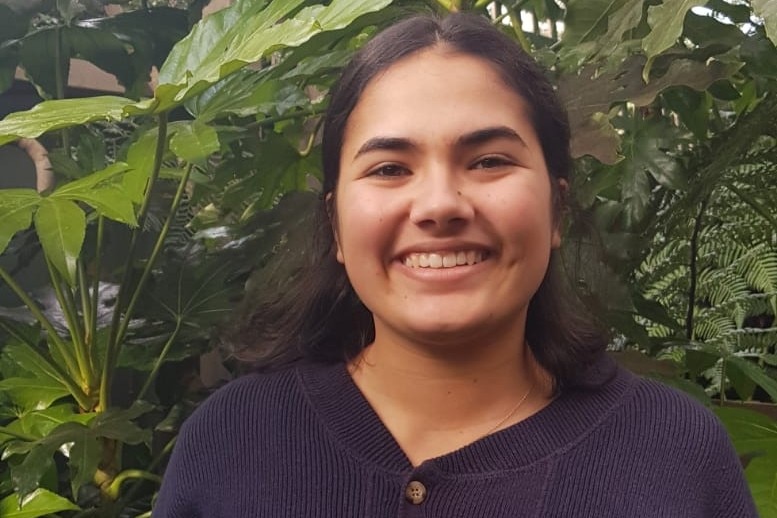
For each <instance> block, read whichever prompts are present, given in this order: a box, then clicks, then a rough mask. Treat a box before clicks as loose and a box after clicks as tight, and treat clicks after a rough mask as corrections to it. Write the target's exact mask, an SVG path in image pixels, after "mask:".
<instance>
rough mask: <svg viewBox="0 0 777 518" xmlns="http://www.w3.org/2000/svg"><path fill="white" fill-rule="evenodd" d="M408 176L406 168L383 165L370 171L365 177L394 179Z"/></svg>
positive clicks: (395, 165)
mask: <svg viewBox="0 0 777 518" xmlns="http://www.w3.org/2000/svg"><path fill="white" fill-rule="evenodd" d="M408 174H410V171H408V169H407V168H406V167H403V166H401V165H399V164H383V165H381V166H378V167H376V168H374V169H372V170H370V172H368V173H367V176H377V177H378V178H395V177H398V176H406V175H408Z"/></svg>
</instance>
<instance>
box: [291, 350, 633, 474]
mask: <svg viewBox="0 0 777 518" xmlns="http://www.w3.org/2000/svg"><path fill="white" fill-rule="evenodd" d="M298 374H299V379H300V382H301V384H302V386H303V390H304V392H305V393H306V395H307V397H308V398H309V399H310V402H311V404H312V406H313V408H314V409H315V410H316V412H317V413H318V416H319V418H320V420H321V421H322V423H323V424H324V426H325V427H326V428H327V429H328V430H329V431H330V432H331V433H332V434H333V436H334V439H335V440H336V441H337V442H338V443H339V444H340V445H341V446H342V447H343V448H344V449H345V450H347V451H348V452H350V454H351V455H354V456H356V457H357V458H359V459H361V460H362V461H366V462H369V463H372V464H375V465H377V467H379V468H380V469H382V470H384V471H388V472H392V473H397V474H402V473H407V472H410V471H412V470H413V469H415V468H414V466H413V465H412V463H411V462H410V460H409V459H408V457H407V455H406V454H405V452H404V451H403V450H402V448H401V447H400V446H399V443H398V442H397V441H396V439H395V438H394V436H393V435H392V434H391V432H390V431H389V430H388V428H387V427H386V426H385V424H384V423H383V421H381V419H380V417H379V416H378V414H377V413H376V412H375V410H374V409H373V408H372V406H371V405H370V403H369V401H367V399H366V398H365V397H364V394H362V392H361V390H360V389H359V388H358V386H357V385H356V383H355V382H354V381H353V378H352V377H351V375H350V373H349V372H348V369H347V366H346V365H345V364H344V363H337V364H333V365H320V364H303V365H300V366H299V367H298ZM586 378H587V379H588V381H589V382H590V384H591V385H598V386H597V387H596V388H589V389H576V390H568V391H565V392H564V393H562V394H561V395H560V396H559V397H557V398H556V399H554V400H553V401H552V402H551V403H549V404H548V405H547V406H545V407H544V408H543V409H541V410H539V411H538V412H537V413H535V414H533V415H531V416H529V417H527V418H526V419H524V420H522V421H520V422H518V423H516V424H514V425H512V426H509V427H507V428H504V429H502V430H499V431H497V432H495V433H493V434H490V435H487V436H485V437H482V438H480V439H477V440H476V441H474V442H472V443H470V444H468V445H466V446H463V447H462V448H459V449H457V450H454V451H452V452H450V453H446V454H444V455H441V456H439V457H435V458H432V459H429V460H427V461H424V462H423V463H422V464H421V465H420V466H418V467H422V466H424V465H425V464H428V463H434V464H435V465H436V466H437V467H438V469H440V470H442V471H443V472H447V473H451V474H458V475H465V474H473V475H474V474H478V473H488V472H492V471H502V470H505V469H519V468H521V467H524V466H527V465H529V464H531V463H533V462H536V461H538V460H540V459H542V458H544V457H547V456H549V455H552V454H554V453H555V452H558V451H561V450H564V449H566V448H567V447H569V446H571V445H573V444H574V443H575V442H577V441H579V440H581V439H582V438H583V437H584V436H585V435H587V434H588V433H590V431H591V430H593V429H594V428H595V427H596V426H597V425H598V424H599V423H600V422H601V421H602V420H604V419H606V418H607V416H609V415H610V414H611V413H612V412H613V411H614V409H615V408H616V407H618V406H620V405H621V404H623V402H624V401H625V400H627V399H628V397H627V396H628V395H629V394H631V393H632V392H633V387H634V385H635V383H636V380H637V379H638V378H636V377H635V376H634V375H632V374H630V373H628V372H627V371H625V370H623V369H621V368H619V367H617V366H616V365H615V364H614V360H612V359H611V358H609V357H607V356H603V357H602V359H601V360H600V361H598V362H597V363H596V364H594V365H592V366H591V367H590V368H589V369H588V371H587V374H586ZM597 381H598V383H597Z"/></svg>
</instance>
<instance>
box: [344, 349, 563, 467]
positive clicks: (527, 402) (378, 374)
mask: <svg viewBox="0 0 777 518" xmlns="http://www.w3.org/2000/svg"><path fill="white" fill-rule="evenodd" d="M492 345H493V344H492ZM467 349H468V350H469V351H475V352H470V353H469V354H468V353H466V352H456V351H443V352H440V351H439V350H438V349H437V348H432V349H430V348H417V347H410V346H407V345H404V346H403V345H400V344H397V343H396V342H386V341H380V340H376V342H375V343H373V344H372V345H371V346H369V347H368V348H367V349H365V351H364V352H363V353H362V355H361V356H360V357H359V358H357V359H356V360H355V361H354V362H353V363H352V364H351V366H350V371H351V375H352V376H353V379H354V382H355V383H356V385H357V386H358V387H359V389H360V390H361V391H362V393H364V395H365V397H366V398H367V400H368V401H369V402H370V404H371V405H372V407H373V408H374V409H375V411H376V413H377V414H378V416H379V417H380V418H381V420H382V421H383V422H384V424H385V425H386V427H387V428H388V429H389V431H390V432H391V433H392V435H394V437H395V439H396V440H397V442H398V443H399V445H400V447H402V449H403V450H404V451H405V453H406V454H407V455H408V458H409V459H410V460H411V462H413V463H414V464H417V463H420V462H421V461H423V460H425V459H427V458H431V457H434V456H438V455H441V454H444V453H448V452H450V451H453V450H455V449H458V448H461V447H462V446H465V445H466V444H469V443H471V442H473V441H475V440H477V439H479V438H481V437H483V436H484V435H488V434H490V433H493V432H496V431H498V430H499V429H502V428H505V427H508V426H510V425H512V424H515V423H516V422H518V421H520V420H522V419H524V418H526V417H528V416H529V415H531V414H532V413H534V412H536V411H538V410H539V409H541V408H542V407H543V406H544V405H545V404H547V402H548V401H549V400H550V393H551V381H550V376H549V375H548V374H547V373H546V372H545V371H543V370H542V369H541V368H540V367H539V366H538V365H537V363H536V361H535V360H534V358H533V356H532V354H531V351H530V350H529V348H528V347H526V345H525V344H524V343H523V342H522V341H519V342H517V344H516V343H515V342H513V343H512V344H510V345H509V347H505V346H503V347H499V346H494V347H491V346H481V347H478V348H473V347H469V348H467Z"/></svg>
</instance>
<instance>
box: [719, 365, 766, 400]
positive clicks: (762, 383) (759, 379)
mask: <svg viewBox="0 0 777 518" xmlns="http://www.w3.org/2000/svg"><path fill="white" fill-rule="evenodd" d="M726 361H727V362H729V363H730V364H731V365H733V366H735V367H736V368H738V369H739V370H740V371H741V373H742V374H743V375H744V376H747V377H748V378H750V379H751V380H752V381H753V382H754V383H755V384H756V385H758V386H759V387H761V388H762V389H764V391H765V392H766V393H767V394H769V397H770V398H772V401H777V380H775V379H774V378H772V377H770V376H769V375H768V374H766V372H765V371H764V370H763V369H761V368H759V367H758V366H757V365H756V364H754V363H753V362H751V361H748V360H746V359H745V358H740V357H739V356H733V355H732V356H727V357H726Z"/></svg>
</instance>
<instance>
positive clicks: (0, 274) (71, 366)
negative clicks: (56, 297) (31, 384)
mask: <svg viewBox="0 0 777 518" xmlns="http://www.w3.org/2000/svg"><path fill="white" fill-rule="evenodd" d="M0 278H2V279H3V280H4V281H5V282H6V284H8V286H9V287H10V288H11V290H12V291H13V292H14V293H15V294H16V296H17V297H19V298H20V299H21V301H22V303H24V305H25V306H27V309H29V310H30V313H32V314H33V316H34V317H35V318H36V319H37V320H38V322H40V325H41V326H43V329H45V330H46V332H47V333H48V336H49V339H50V340H51V342H52V343H53V344H54V346H55V347H56V348H57V350H58V351H59V353H60V354H61V355H62V358H63V359H64V361H65V364H66V366H67V369H68V371H69V372H70V373H71V374H72V375H77V374H78V366H77V364H76V361H75V358H73V356H72V355H71V353H70V351H69V350H68V348H67V346H66V345H65V343H64V342H63V341H62V338H60V336H59V334H57V330H56V329H54V326H53V325H52V324H51V321H50V320H49V319H48V318H46V315H44V314H43V311H41V309H40V308H39V307H38V305H37V304H36V303H35V301H34V300H32V299H31V298H30V297H29V296H28V295H27V293H25V291H24V290H23V289H22V288H21V286H19V285H18V284H17V283H16V281H14V280H13V277H11V276H10V275H8V273H7V272H6V271H5V270H4V269H3V268H2V267H0ZM73 396H76V394H73ZM76 398H77V396H76Z"/></svg>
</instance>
